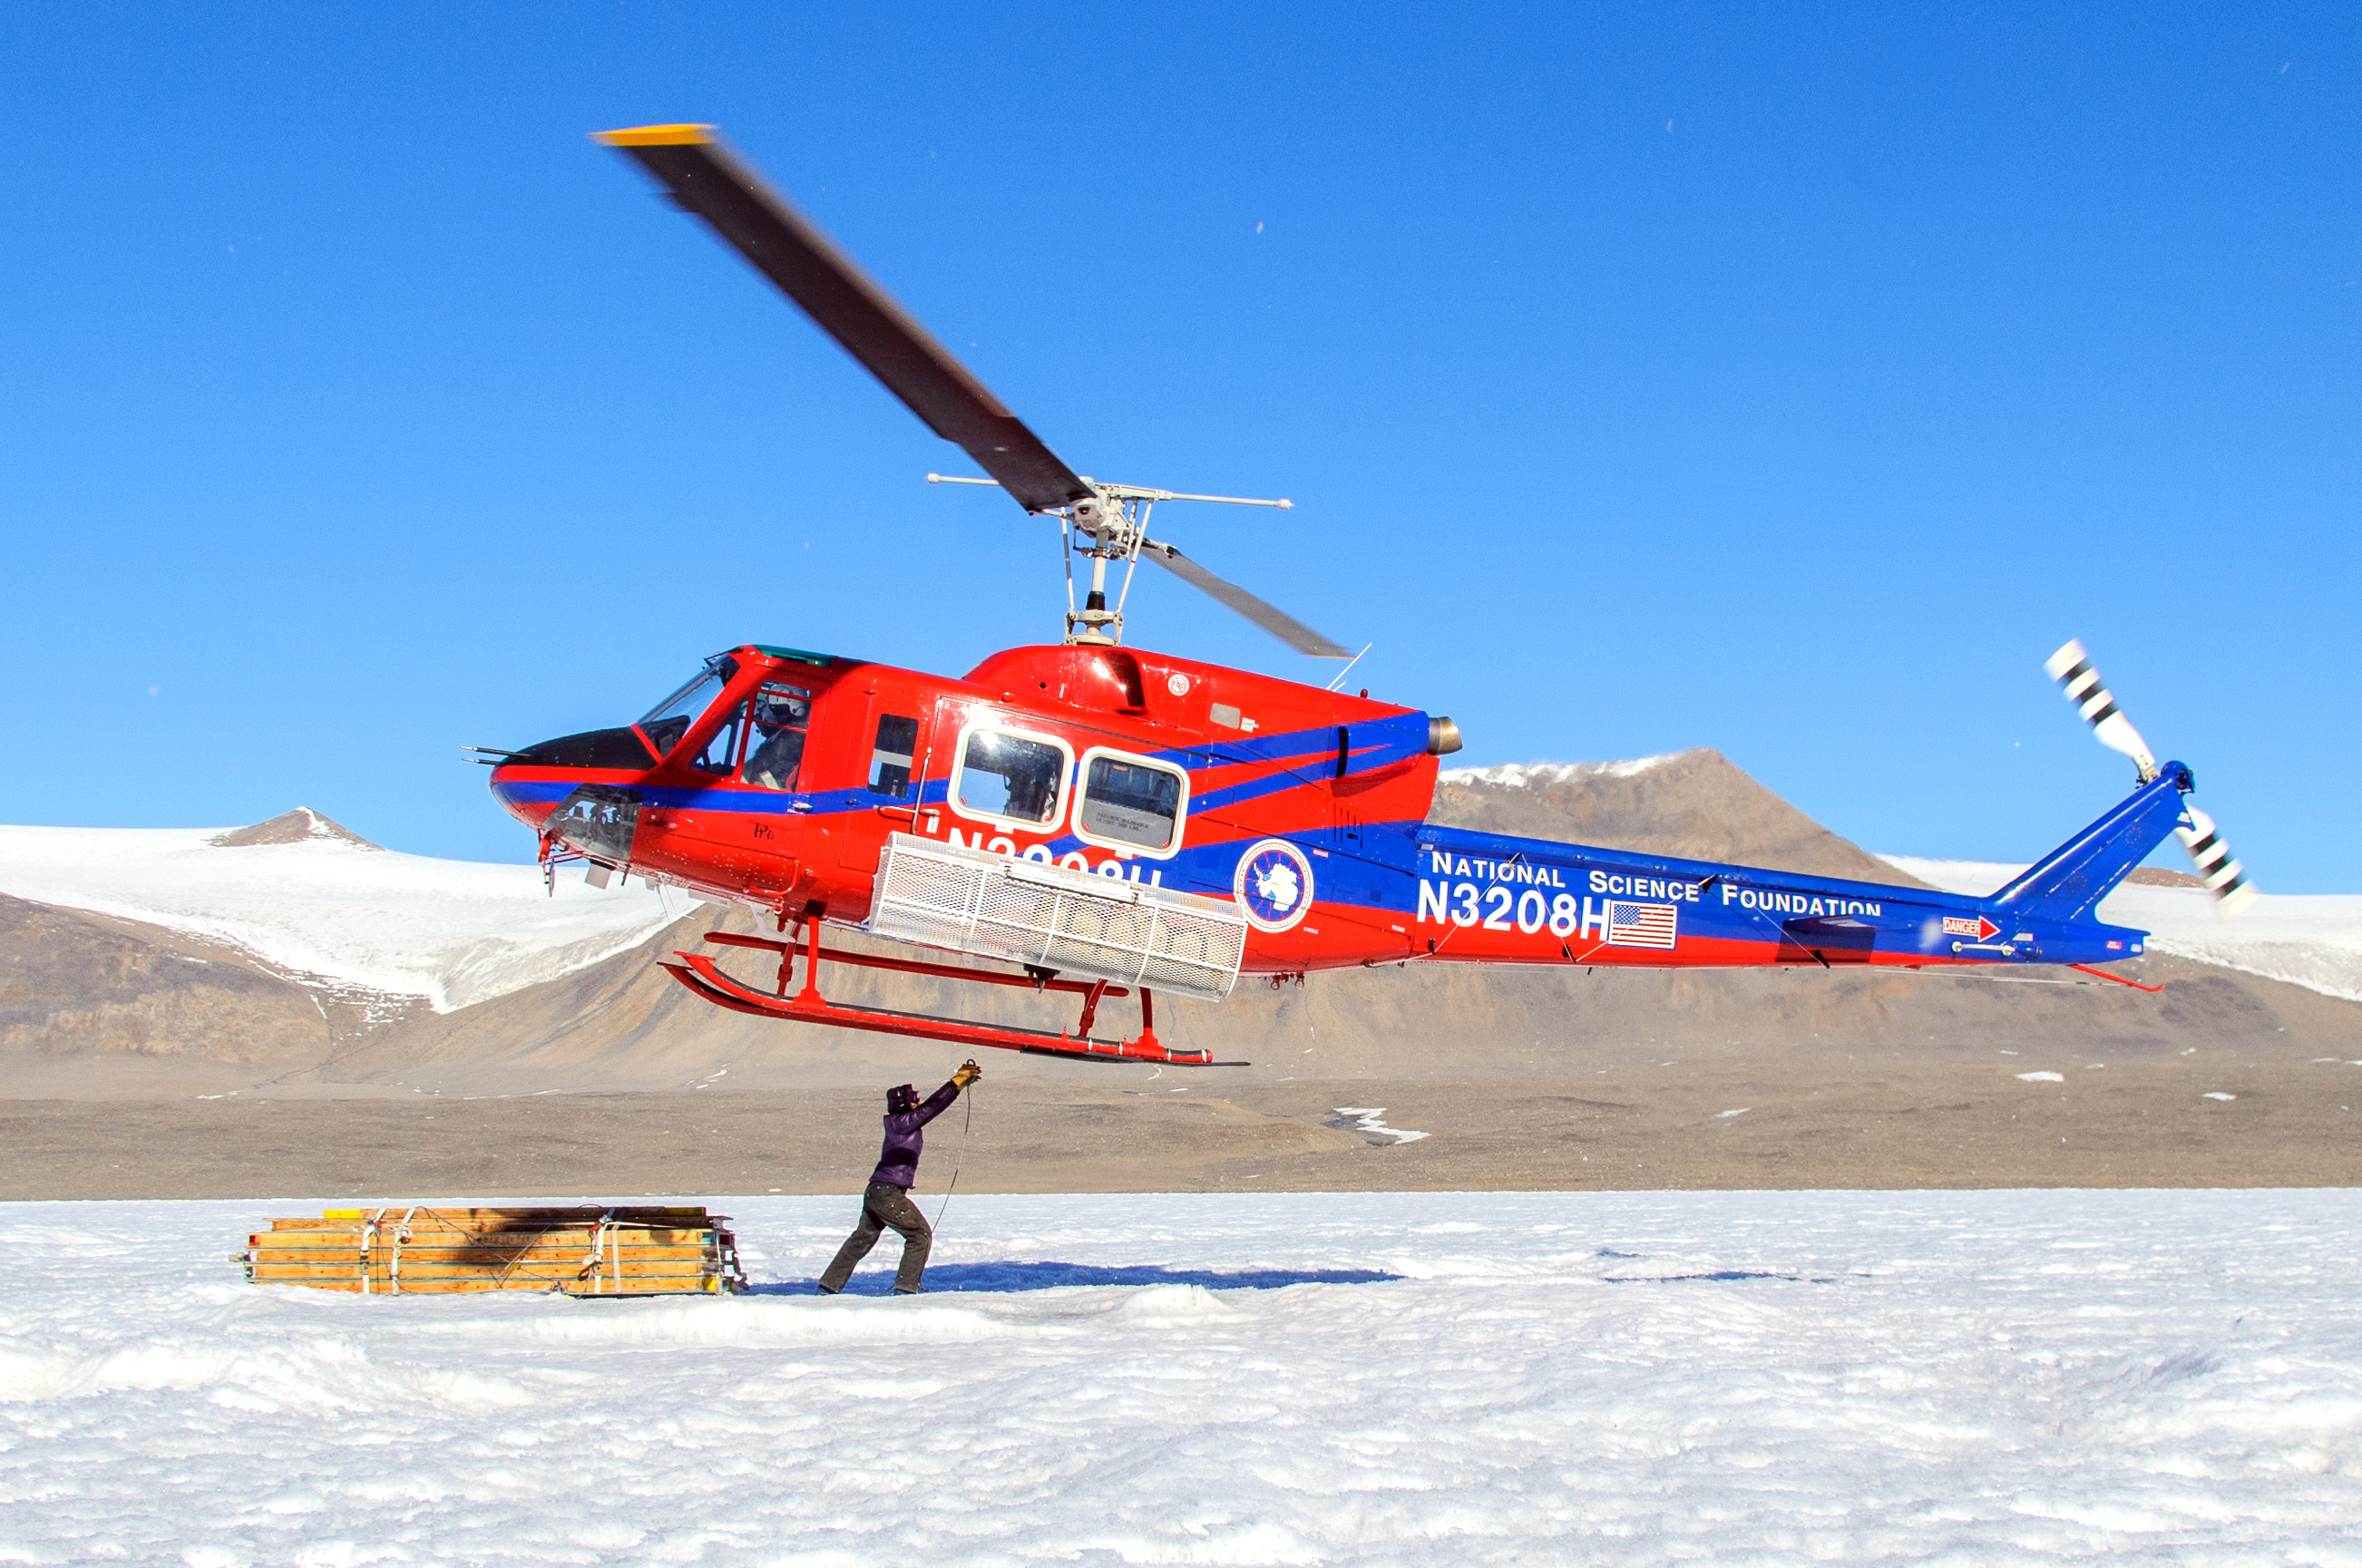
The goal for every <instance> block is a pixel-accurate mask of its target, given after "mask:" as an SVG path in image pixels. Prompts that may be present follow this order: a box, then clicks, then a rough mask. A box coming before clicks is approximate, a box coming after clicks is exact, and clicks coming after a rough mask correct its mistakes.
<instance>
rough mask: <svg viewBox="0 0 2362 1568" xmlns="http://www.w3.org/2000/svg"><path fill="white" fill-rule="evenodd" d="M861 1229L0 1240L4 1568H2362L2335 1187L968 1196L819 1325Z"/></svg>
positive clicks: (774, 1223) (843, 1213) (238, 1215)
mask: <svg viewBox="0 0 2362 1568" xmlns="http://www.w3.org/2000/svg"><path fill="white" fill-rule="evenodd" d="M855 1201H856V1200H855V1199H853V1198H827V1199H811V1198H741V1199H735V1200H729V1201H725V1202H721V1203H719V1204H718V1205H717V1206H718V1207H721V1208H724V1209H729V1210H730V1211H732V1212H734V1213H735V1214H736V1216H737V1217H738V1231H739V1234H740V1236H741V1239H742V1242H743V1244H744V1246H745V1249H746V1251H747V1253H749V1255H750V1260H751V1264H752V1270H753V1272H754V1274H755V1275H756V1276H757V1278H758V1279H759V1280H760V1281H762V1282H763V1286H764V1290H765V1291H766V1292H767V1293H764V1294H757V1295H754V1296H751V1297H737V1298H730V1299H723V1298H699V1299H687V1300H672V1301H591V1302H573V1301H568V1300H564V1299H561V1298H552V1297H409V1298H389V1297H359V1296H329V1295H326V1294H314V1293H308V1292H304V1291H301V1290H297V1289H293V1288H257V1287H252V1286H244V1285H241V1284H238V1283H236V1274H237V1270H236V1267H235V1265H234V1264H228V1263H226V1262H224V1261H223V1259H224V1255H225V1254H226V1253H229V1252H230V1251H231V1250H232V1249H233V1248H234V1247H236V1246H237V1244H239V1242H241V1241H242V1239H243V1232H244V1231H246V1230H247V1228H248V1227H249V1226H250V1225H252V1224H253V1223H255V1222H256V1221H258V1220H260V1219H261V1218H263V1217H264V1216H266V1215H268V1214H271V1213H297V1212H302V1211H304V1209H306V1208H307V1207H311V1206H306V1205H302V1204H295V1203H284V1202H282V1203H276V1204H270V1203H263V1204H257V1203H125V1204H104V1203H75V1204H12V1205H6V1206H0V1561H5V1562H44V1563H47V1562H57V1563H64V1562H102V1561H104V1562H131V1563H190V1564H200V1565H226V1564H237V1563H263V1562H270V1563H337V1564H342V1563H363V1562H486V1563H520V1564H523V1563H534V1564H540V1563H558V1562H564V1563H598V1562H615V1563H625V1562H629V1563H647V1562H707V1563H717V1564H737V1563H756V1562H764V1563H769V1562H799V1563H844V1564H864V1565H870V1564H878V1563H899V1562H924V1563H930V1564H955V1563H993V1564H1014V1563H1026V1562H1063V1563H1119V1562H1124V1563H1130V1562H1175V1563H1180V1562H1190V1563H1266V1562H1269V1563H1310V1562H1355V1563H1363V1562H1367V1563H1419V1564H1438V1565H1442V1564H1454V1565H1456V1564H1464V1563H1510V1562H1518V1563H1535V1562H1613V1563H1619V1564H1650V1563H1676V1562H1680V1563H1688V1562H1700V1561H1717V1562H1718V1561H1733V1562H1749V1563H1791V1562H1793V1563H1805V1562H1872V1561H1882V1562H1927V1561H1933V1562H1952V1563H2024V1562H2070V1561H2096V1560H2099V1559H2101V1558H2103V1557H2107V1558H2114V1559H2117V1560H2126V1561H2137V1562H2190V1563H2262V1562H2283V1563H2355V1562H2362V1292H2357V1290H2356V1269H2357V1266H2362V1209H2357V1207H2356V1204H2355V1203H2354V1201H2353V1198H2352V1196H2351V1195H2350V1194H2347V1193H2343V1192H2122V1191H2116V1192H1983V1193H1877V1194H1868V1193H1645V1194H1643V1193H1624V1194H1588V1195H1566V1194H1546V1193H1532V1194H1516V1195H1496V1194H1452V1193H1435V1194H1420V1195H1412V1196H1405V1195H1398V1194H1374V1193H1363V1194H1321V1195H1304V1196H1287V1197H1280V1196H1270V1197H1265V1196H1260V1195H1255V1196H1196V1197H1178V1198H1176V1197H1158V1196H1142V1197H1112V1198H955V1199H954V1201H953V1203H952V1205H951V1209H950V1213H949V1215H948V1218H947V1223H946V1224H945V1226H944V1232H943V1240H942V1242H941V1244H940V1246H939V1248H938V1251H937V1256H938V1258H939V1260H940V1262H939V1263H938V1264H937V1266H936V1267H935V1268H934V1270H933V1272H932V1274H931V1276H930V1284H931V1285H932V1286H933V1287H934V1288H935V1290H936V1291H937V1294H934V1295H932V1296H929V1297H919V1298H906V1299H896V1298H892V1297H864V1298H857V1299H856V1298H853V1297H842V1298H838V1299H834V1300H824V1299H820V1298H817V1297H812V1296H811V1295H809V1294H804V1293H803V1292H805V1291H806V1290H807V1289H808V1286H807V1285H806V1284H805V1282H807V1281H809V1279H810V1278H811V1275H812V1274H813V1273H814V1272H815V1271H816V1270H817V1269H818V1268H819V1267H820V1265H821V1264H822V1262H823V1261H824V1260H825V1258H826V1257H827V1255H828V1253H829V1252H830V1251H831V1250H832V1249H833V1247H834V1245H835V1243H836V1242H837V1240H838V1238H839V1237H840V1236H841V1235H842V1234H843V1232H844V1229H845V1228H846V1227H847V1226H849V1224H850V1223H851V1221H852V1220H853V1218H854V1208H855ZM929 1207H930V1208H931V1209H932V1208H933V1199H930V1200H929ZM893 1246H894V1243H893V1242H892V1240H891V1239H890V1238H889V1241H888V1243H887V1247H886V1248H885V1249H883V1250H881V1252H880V1253H877V1254H875V1255H874V1256H873V1259H872V1261H873V1263H874V1264H889V1263H890V1262H891V1253H892V1249H893ZM884 1283H885V1276H884V1275H882V1274H881V1273H878V1272H876V1271H873V1272H871V1273H869V1274H866V1275H863V1276H861V1277H859V1278H858V1279H856V1282H855V1289H856V1290H866V1291H874V1290H876V1289H878V1288H881V1287H882V1286H883V1285H884ZM774 1290H776V1292H777V1293H769V1292H772V1291H774Z"/></svg>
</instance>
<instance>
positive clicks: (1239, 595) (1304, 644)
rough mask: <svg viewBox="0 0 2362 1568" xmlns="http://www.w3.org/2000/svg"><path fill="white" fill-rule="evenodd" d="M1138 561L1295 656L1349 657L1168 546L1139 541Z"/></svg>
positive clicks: (1345, 650) (1293, 619)
mask: <svg viewBox="0 0 2362 1568" xmlns="http://www.w3.org/2000/svg"><path fill="white" fill-rule="evenodd" d="M1140 558H1141V559H1142V560H1144V561H1154V562H1155V563H1156V564H1157V565H1158V566H1161V567H1163V568H1164V569H1165V570H1166V571H1169V572H1171V573H1172V574H1173V575H1174V576H1175V577H1177V578H1179V579H1180V580H1182V581H1184V582H1186V583H1187V584H1189V586H1190V587H1192V588H1196V589H1198V590H1200V591H1204V592H1207V593H1210V594H1212V595H1213V596H1214V597H1215V598H1217V599H1219V600H1220V601H1221V602H1223V603H1225V604H1227V605H1229V606H1230V607H1231V609H1233V610H1235V611H1237V612H1238V613H1240V614H1242V615H1244V616H1245V617H1246V618H1247V619H1248V620H1250V621H1253V623H1254V624H1256V625H1258V626H1261V627H1262V628H1263V629H1264V631H1266V632H1269V633H1270V634H1271V635H1273V636H1275V637H1277V638H1278V639H1279V640H1280V641H1281V642H1283V643H1286V645H1287V646H1289V647H1292V648H1294V649H1295V650H1296V651H1297V653H1300V654H1310V655H1311V656H1312V657H1314V658H1352V657H1353V654H1352V649H1350V648H1341V647H1339V646H1337V645H1336V644H1335V643H1332V642H1330V640H1329V639H1328V638H1326V637H1324V636H1322V635H1320V634H1319V633H1318V632H1316V631H1314V630H1313V629H1312V628H1311V627H1309V626H1308V625H1306V624H1304V623H1303V622H1301V621H1299V620H1297V618H1296V617H1295V616H1293V615H1291V614H1289V613H1287V612H1286V611H1285V610H1281V609H1279V608H1277V607H1276V606H1275V605H1270V604H1266V603H1264V602H1263V601H1262V600H1260V599H1257V598H1256V597H1255V596H1254V595H1253V594H1252V593H1249V592H1248V591H1246V590H1245V589H1243V588H1241V587H1240V586H1239V585H1238V584H1237V583H1234V582H1224V581H1223V580H1221V579H1220V578H1219V577H1216V576H1215V575H1214V574H1213V573H1212V572H1209V571H1208V570H1207V569H1205V568H1204V567H1201V566H1199V565H1198V563H1197V562H1196V561H1193V560H1191V559H1190V558H1188V557H1187V556H1185V555H1183V554H1182V553H1181V552H1180V551H1179V550H1176V549H1175V548H1174V547H1172V546H1170V545H1160V544H1158V543H1157V542H1156V541H1155V540H1153V539H1148V540H1143V541H1142V544H1141V547H1140Z"/></svg>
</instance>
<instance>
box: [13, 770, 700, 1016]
mask: <svg viewBox="0 0 2362 1568" xmlns="http://www.w3.org/2000/svg"><path fill="white" fill-rule="evenodd" d="M291 815H292V813H291ZM305 815H307V816H308V815H310V813H305ZM312 820H313V822H314V823H315V824H316V831H314V832H312V833H311V834H308V835H306V836H304V837H302V838H300V839H298V840H297V841H296V842H292V843H248V844H245V845H235V846H226V845H220V844H217V843H215V840H216V839H218V838H221V837H224V836H226V831H227V830H224V829H220V828H153V829H149V828H46V827H0V892H5V893H11V894H14V895H15V896H16V897H17V898H20V899H30V900H36V901H37V902H39V903H45V904H57V905H61V906H63V907H64V908H67V909H74V910H87V911H92V912H94V913H97V914H105V915H113V916H116V917H117V918H120V919H124V920H136V921H141V922H146V923H148V924H150V925H160V926H164V927H167V928H169V929H171V930H173V931H178V932H184V933H188V934H190V935H193V936H198V937H202V938H205V939H207V940H210V941H215V942H222V943H226V944H229V945H231V946H234V947H237V948H240V949H243V950H244V951H246V952H248V953H250V954H252V955H254V956H255V957H257V958H259V959H260V960H261V961H262V962H263V963H265V964H267V965H269V966H271V967H272V968H275V969H279V970H281V971H283V972H285V973H288V974H290V975H292V976H296V977H305V978H312V979H315V980H318V981H322V982H326V983H327V984H329V985H333V986H341V987H348V988H357V989H359V990H363V991H370V992H376V993H379V994H381V995H385V996H390V997H416V998H422V999H425V1001H426V1003H427V1004H428V1005H429V1006H430V1007H432V1008H433V1009H434V1010H436V1012H449V1011H451V1010H454V1009H456V1008H463V1007H466V1006H468V1005H469V1004H470V1003H473V1002H480V1001H487V1000H490V999H491V998H493V997H497V996H502V995H505V994H507V993H508V992H510V991H514V990H521V989H523V988H524V987H526V986H530V985H533V984H535V983H536V982H538V981H542V980H550V979H555V978H557V977H558V976H560V975H565V974H568V973H570V972H572V971H573V970H576V969H579V968H583V967H586V966H589V965H592V964H596V963H598V962H599V961H600V960H602V959H603V958H608V957H612V956H613V955H615V954H618V953H622V952H624V951H625V950H627V949H629V948H632V947H635V946H637V945H638V944H641V943H643V942H646V940H647V939H648V938H649V937H651V936H653V935H655V934H656V933H657V932H659V931H661V930H663V929H664V928H665V927H666V926H667V925H668V924H670V923H671V922H674V921H676V920H679V918H680V917H681V916H682V915H684V914H686V913H687V912H688V911H689V910H690V908H691V907H693V906H692V905H691V903H690V901H689V900H687V899H686V898H685V897H684V896H683V895H682V894H681V893H679V891H670V892H663V893H654V892H649V891H646V889H644V888H642V887H639V886H637V885H634V886H631V887H630V888H629V889H624V888H618V889H613V890H608V891H601V890H599V889H593V888H590V887H588V886H586V885H585V884H583V883H582V882H581V880H580V879H579V878H565V877H561V878H559V879H558V882H557V892H556V896H555V897H552V896H551V895H550V893H549V892H548V891H547V890H546V889H545V888H544V886H543V884H542V878H541V872H540V871H539V870H538V869H536V868H535V867H531V866H491V865H479V864H476V863H474V862H471V861H464V860H435V859H430V858H428V857H426V856H417V855H403V854H400V853H397V852H396V851H393V850H390V849H380V848H378V847H376V846H375V845H370V844H367V843H364V842H362V841H360V840H358V839H355V838H353V837H351V836H350V835H348V834H342V833H339V832H335V831H331V828H332V825H333V824H326V822H325V819H320V818H316V817H314V818H313V819H312Z"/></svg>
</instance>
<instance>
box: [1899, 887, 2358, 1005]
mask: <svg viewBox="0 0 2362 1568" xmlns="http://www.w3.org/2000/svg"><path fill="white" fill-rule="evenodd" d="M1879 858H1880V859H1882V860H1883V861H1885V862H1886V863H1887V864H1888V865H1890V866H1893V867H1897V868H1898V869H1900V870H1902V871H1904V872H1905V873H1907V874H1908V875H1910V876H1913V877H1916V878H1919V880H1921V881H1922V882H1925V883H1926V884H1927V885H1928V886H1929V887H1932V888H1942V889H1945V890H1947V891H1948V892H1954V893H1974V894H1977V895H1979V896H1982V895H1984V894H1986V893H1992V892H1997V891H1999V890H2000V889H2001V888H2002V887H2003V884H2005V883H2007V882H2008V881H2009V880H2010V878H2013V877H2015V876H2016V875H2017V874H2018V873H2019V872H2021V871H2023V870H2025V867H2024V866H2018V865H2010V864H2007V863H2004V862H2000V861H1986V860H1915V859H1913V858H1912V857H1910V856H1903V855H1882V856H1879ZM2100 918H2101V919H2102V920H2103V921H2107V922H2110V923H2112V924H2115V925H2129V926H2135V927H2137V928H2138V929H2140V930H2143V931H2147V932H2148V933H2150V936H2149V944H2148V945H2149V951H2151V952H2152V953H2170V954H2173V955H2176V956H2178V957H2182V958H2196V959H2199V960H2201V961H2202V962H2204V963H2208V964H2220V965H2222V966H2224V968H2226V969H2241V970H2245V971H2246V973H2248V974H2250V975H2261V976H2263V977H2265V978H2267V979H2272V980H2285V981H2287V982H2289V983H2290V985H2297V986H2302V987H2304V988H2306V989H2307V990H2313V991H2319V992H2320V993H2321V994H2322V995H2323V996H2330V997H2342V998H2344V999H2345V1000H2347V1001H2362V897H2357V896H2356V895H2354V894H2351V893H2305V894H2285V893H2262V894H2259V895H2257V899H2256V901H2255V902H2254V903H2252V904H2250V905H2248V906H2247V908H2246V911H2244V912H2242V913H2240V914H2238V915H2235V916H2234V917H2232V918H2231V919H2228V920H2225V919H2224V918H2223V917H2222V916H2221V915H2219V914H2217V913H2215V912H2214V900H2213V898H2212V897H2211V896H2210V895H2209V894H2208V893H2207V892H2206V890H2205V889H2203V888H2152V887H2144V886H2141V885H2139V884H2136V883H2130V882H2128V883H2125V885H2124V886H2122V887H2120V888H2118V889H2116V890H2115V891H2114V892H2113V893H2111V894H2109V895H2108V896H2107V897H2106V898H2105V899H2103V900H2101V902H2100Z"/></svg>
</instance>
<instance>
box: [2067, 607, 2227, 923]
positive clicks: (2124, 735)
mask: <svg viewBox="0 0 2362 1568" xmlns="http://www.w3.org/2000/svg"><path fill="white" fill-rule="evenodd" d="M2042 668H2044V669H2045V670H2046V671H2047V672H2048V673H2049V676H2050V678H2051V679H2053V680H2056V681H2057V682H2058V689H2059V690H2061V691H2062V692H2064V693H2065V694H2066V697H2067V701H2070V702H2072V703H2074V704H2075V711H2076V712H2079V713H2081V714H2082V715H2083V722H2084V723H2088V724H2090V725H2091V726H2092V734H2093V735H2094V736H2095V737H2097V739H2098V740H2099V743H2100V744H2101V745H2103V746H2106V747H2107V748H2108V749H2109V750H2110V751H2114V752H2120V753H2122V754H2123V755H2124V756H2129V757H2131V758H2132V759H2133V766H2134V767H2137V768H2139V769H2140V778H2141V782H2142V783H2144V784H2148V783H2152V782H2154V781H2155V780H2156V778H2157V777H2158V765H2157V754H2156V753H2154V752H2152V751H2150V750H2149V748H2148V743H2147V741H2145V740H2143V739H2141V736H2140V732H2139V731H2138V730H2136V729H2135V728H2133V724H2132V721H2131V720H2130V719H2127V718H2125V715H2124V713H2123V712H2122V711H2121V710H2119V709H2118V708H2117V706H2116V699H2115V695H2114V693H2113V692H2111V691H2110V690H2108V683H2107V682H2106V681H2105V680H2103V679H2101V678H2100V672H2099V671H2098V670H2097V669H2094V668H2092V656H2091V654H2090V653H2089V651H2087V650H2086V649H2085V648H2084V646H2083V645H2082V643H2081V642H2080V641H2074V642H2070V643H2069V644H2068V645H2067V646H2065V647H2062V648H2060V649H2059V650H2058V652H2057V653H2055V654H2052V655H2051V656H2050V657H2048V658H2047V659H2045V660H2043V663H2042ZM2182 788H2183V789H2184V790H2187V789H2188V788H2189V786H2188V784H2186V783H2185V784H2184V785H2183V786H2182ZM2182 814H2183V815H2184V816H2185V817H2186V818H2188V820H2189V823H2190V825H2189V826H2187V827H2178V828H2176V829H2174V830H2173V835H2174V837H2176V838H2178V839H2180V841H2181V847H2182V848H2183V849H2185V850H2187V851H2189V852H2190V861H2191V865H2193V866H2195V867H2197V868H2198V876H2199V879H2200V880H2202V881H2203V882H2204V883H2205V884H2206V890H2207V891H2208V892H2210V893H2212V894H2213V895H2214V902H2215V907H2216V908H2217V909H2219V910H2221V911H2223V913H2224V914H2225V915H2235V914H2237V913H2238V912H2239V911H2241V910H2244V909H2246V907H2247V906H2248V905H2249V904H2251V903H2253V902H2255V901H2256V888H2255V884H2254V883H2252V882H2250V881H2248V880H2247V872H2246V867H2243V866H2241V865H2240V864H2239V862H2238V861H2237V859H2236V858H2235V857H2234V856H2232V854H2231V846H2230V845H2227V844H2224V842H2223V835H2222V834H2221V833H2220V832H2218V831H2217V830H2216V828H2215V826H2214V819H2213V817H2210V816H2208V815H2207V814H2206V813H2205V812H2202V811H2200V810H2199V809H2198V808H2197V807H2195V806H2185V807H2184V808H2183V809H2182Z"/></svg>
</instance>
